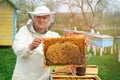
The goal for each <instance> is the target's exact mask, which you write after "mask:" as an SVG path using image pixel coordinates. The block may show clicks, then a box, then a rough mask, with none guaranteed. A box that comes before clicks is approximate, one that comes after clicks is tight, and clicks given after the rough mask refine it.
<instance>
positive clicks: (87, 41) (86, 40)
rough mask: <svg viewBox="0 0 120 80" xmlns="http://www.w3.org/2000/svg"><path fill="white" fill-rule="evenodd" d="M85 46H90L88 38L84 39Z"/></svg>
mask: <svg viewBox="0 0 120 80" xmlns="http://www.w3.org/2000/svg"><path fill="white" fill-rule="evenodd" d="M85 44H86V45H89V44H90V39H89V38H88V37H85Z"/></svg>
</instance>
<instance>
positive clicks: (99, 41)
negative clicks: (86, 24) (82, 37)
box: [93, 35, 114, 47]
mask: <svg viewBox="0 0 120 80" xmlns="http://www.w3.org/2000/svg"><path fill="white" fill-rule="evenodd" d="M93 37H94V38H93V44H94V45H95V46H97V47H110V46H113V41H114V37H112V36H108V35H93Z"/></svg>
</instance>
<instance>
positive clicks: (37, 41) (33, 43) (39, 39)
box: [29, 38, 43, 50]
mask: <svg viewBox="0 0 120 80" xmlns="http://www.w3.org/2000/svg"><path fill="white" fill-rule="evenodd" d="M42 41H43V40H42V39H41V38H35V39H34V40H33V42H32V43H31V44H30V46H29V48H30V50H33V49H36V48H37V47H38V46H39V45H40V43H41V42H42Z"/></svg>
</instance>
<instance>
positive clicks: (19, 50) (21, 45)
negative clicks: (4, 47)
mask: <svg viewBox="0 0 120 80" xmlns="http://www.w3.org/2000/svg"><path fill="white" fill-rule="evenodd" d="M28 35H29V34H28V31H27V30H26V28H21V29H20V30H19V31H18V33H17V34H16V36H15V40H14V42H13V46H12V48H13V50H14V52H15V54H16V55H17V56H18V57H27V56H29V55H31V54H33V52H34V50H33V51H30V49H29V45H30V43H28Z"/></svg>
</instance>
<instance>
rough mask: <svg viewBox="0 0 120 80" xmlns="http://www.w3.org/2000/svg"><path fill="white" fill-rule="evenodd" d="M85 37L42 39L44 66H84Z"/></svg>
mask: <svg viewBox="0 0 120 80" xmlns="http://www.w3.org/2000/svg"><path fill="white" fill-rule="evenodd" d="M84 40H85V36H72V37H60V38H44V54H45V60H46V61H45V64H46V65H69V64H74V65H85V64H86V57H85V42H84Z"/></svg>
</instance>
